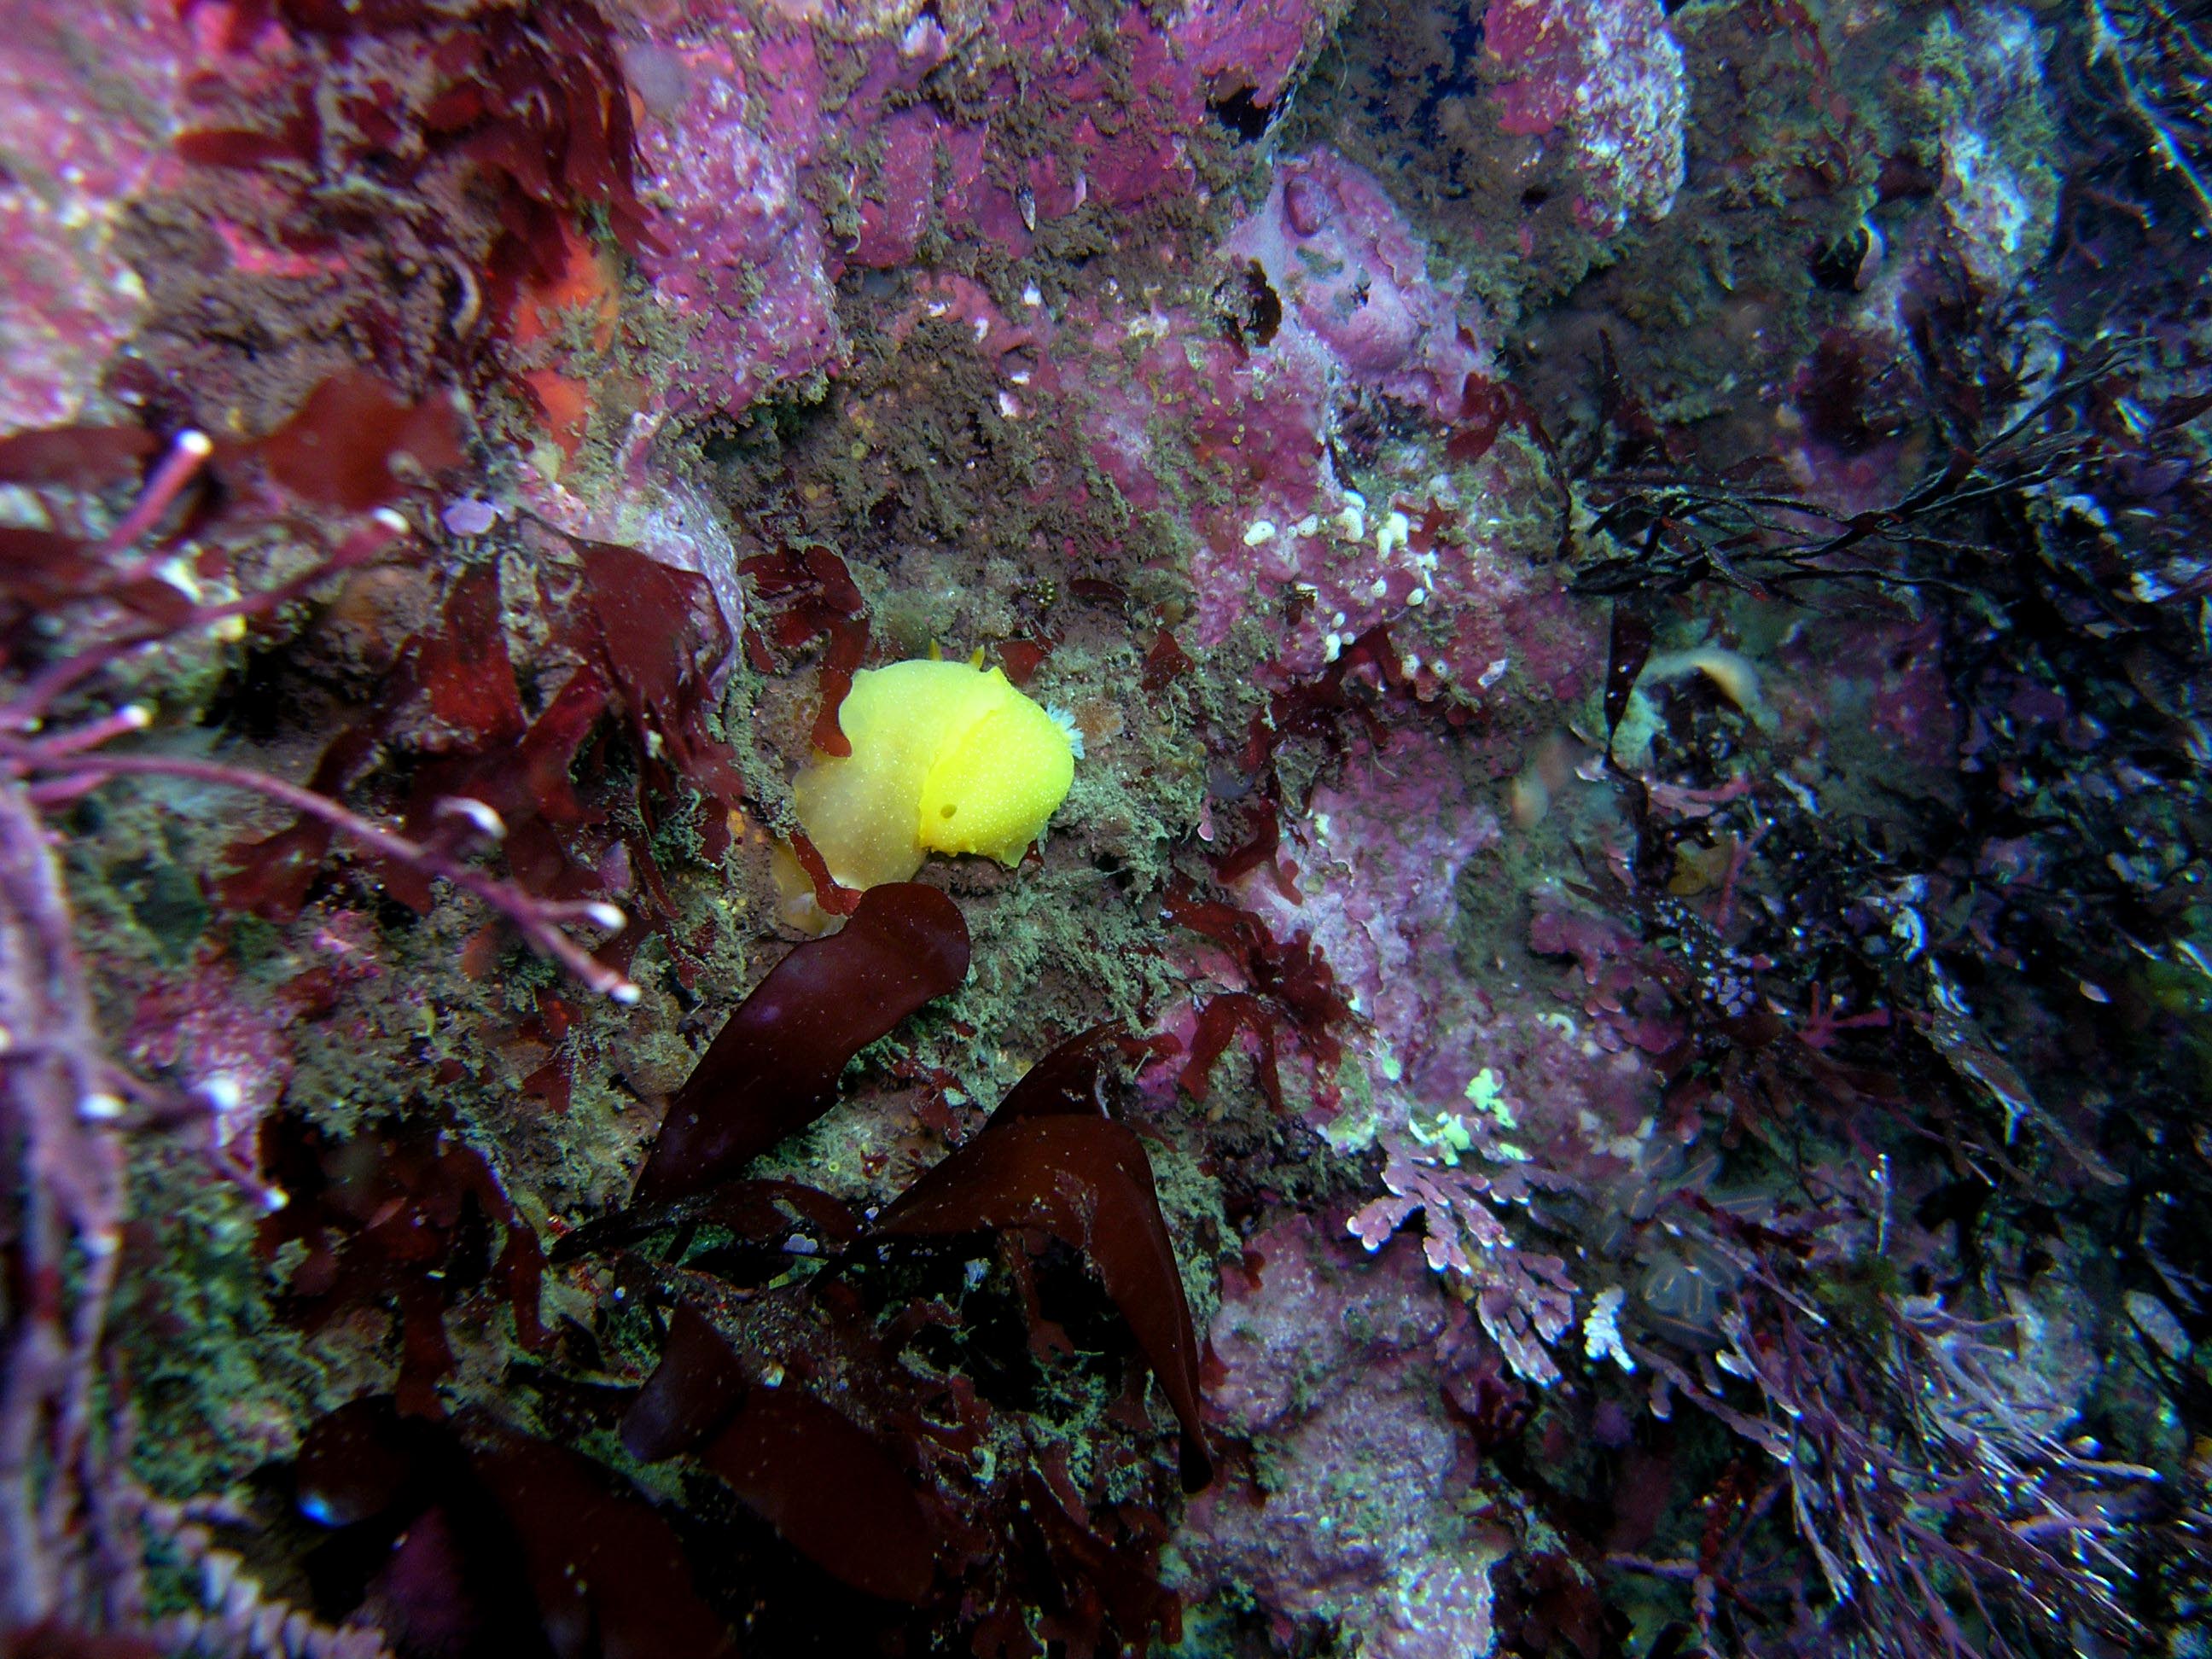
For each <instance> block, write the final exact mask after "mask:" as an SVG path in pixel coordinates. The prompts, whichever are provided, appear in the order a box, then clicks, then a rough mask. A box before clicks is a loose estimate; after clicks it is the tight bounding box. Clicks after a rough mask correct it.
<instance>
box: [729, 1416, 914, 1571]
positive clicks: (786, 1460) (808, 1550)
mask: <svg viewBox="0 0 2212 1659" xmlns="http://www.w3.org/2000/svg"><path fill="white" fill-rule="evenodd" d="M702 1459H703V1461H704V1462H705V1463H706V1465H707V1467H708V1468H710V1469H712V1470H714V1473H715V1474H719V1475H720V1476H721V1477H722V1479H723V1480H726V1481H728V1482H729V1483H730V1485H731V1486H732V1488H733V1489H734V1490H735V1491H736V1492H737V1494H738V1497H739V1498H742V1499H744V1503H745V1505H746V1507H747V1508H749V1509H750V1510H752V1511H753V1512H754V1513H755V1514H757V1515H758V1516H761V1518H762V1519H763V1520H765V1521H767V1522H769V1524H771V1525H772V1526H774V1527H775V1529H776V1530H777V1531H778V1532H780V1533H781V1534H783V1536H784V1539H785V1541H787V1542H788V1543H789V1544H791V1546H792V1547H793V1548H795V1549H798V1550H799V1551H801V1552H802V1553H805V1554H806V1555H808V1556H810V1557H811V1558H812V1559H813V1560H814V1561H815V1562H816V1563H817V1564H818V1565H820V1566H822V1567H823V1569H824V1570H825V1571H829V1572H832V1573H835V1574H836V1576H837V1577H840V1578H842V1579H843V1580H844V1581H845V1582H846V1583H848V1584H850V1585H852V1586H853V1588H854V1589H859V1590H865V1591H866V1592H867V1593H868V1594H869V1595H880V1596H882V1597H884V1599H885V1600H887V1601H921V1599H922V1598H923V1597H924V1596H926V1595H928V1594H929V1583H930V1580H931V1578H932V1577H934V1575H935V1571H936V1566H935V1558H936V1553H937V1552H936V1534H935V1529H934V1528H932V1527H931V1525H930V1523H929V1517H928V1516H927V1515H926V1514H924V1513H923V1511H922V1507H921V1500H920V1499H918V1498H915V1495H914V1489H913V1488H912V1487H911V1486H908V1485H907V1483H906V1480H905V1478H904V1477H903V1476H902V1475H901V1474H899V1472H898V1470H897V1468H896V1467H895V1466H894V1465H893V1464H892V1462H891V1461H890V1458H888V1457H886V1456H885V1455H884V1450H883V1448H882V1447H880V1446H878V1444H877V1443H875V1441H874V1440H873V1439H872V1438H871V1437H869V1436H868V1435H867V1433H866V1431H863V1430H861V1429H860V1428H859V1427H858V1426H857V1425H854V1423H852V1422H851V1421H850V1420H849V1419H847V1418H845V1417H843V1416H842V1415H841V1414H840V1413H837V1412H835V1411H832V1410H831V1409H830V1408H829V1407H827V1406H825V1405H823V1403H822V1402H821V1401H818V1400H815V1399H812V1398H811V1397H810V1396H808V1395H805V1394H802V1393H800V1392H799V1390H798V1389H796V1388H792V1387H786V1388H781V1389H754V1390H753V1391H752V1393H751V1395H750V1396H749V1397H748V1398H747V1399H746V1401H745V1403H744V1407H743V1408H742V1409H740V1410H739V1411H738V1415H737V1418H736V1420H735V1421H733V1422H732V1424H731V1425H730V1426H729V1427H728V1428H726V1429H725V1430H723V1431H722V1432H721V1433H720V1435H719V1436H717V1437H715V1439H714V1443H713V1444H712V1445H710V1446H708V1448H707V1449H706V1451H705V1452H704V1453H703V1454H702Z"/></svg>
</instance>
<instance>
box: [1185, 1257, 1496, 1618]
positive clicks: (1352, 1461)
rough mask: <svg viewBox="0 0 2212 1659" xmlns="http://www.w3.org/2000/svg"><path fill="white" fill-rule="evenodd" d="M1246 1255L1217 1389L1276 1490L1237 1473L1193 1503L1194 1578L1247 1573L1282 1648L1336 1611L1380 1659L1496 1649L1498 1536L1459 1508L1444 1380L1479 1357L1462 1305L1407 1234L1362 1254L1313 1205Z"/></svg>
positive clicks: (1461, 1454) (1222, 1583)
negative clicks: (1494, 1539) (1313, 1212)
mask: <svg viewBox="0 0 2212 1659" xmlns="http://www.w3.org/2000/svg"><path fill="white" fill-rule="evenodd" d="M1246 1261H1247V1262H1248V1264H1249V1266H1248V1268H1247V1269H1246V1270H1244V1271H1237V1270H1231V1272H1229V1273H1226V1274H1225V1283H1224V1286H1223V1290H1224V1298H1223V1304H1222V1308H1221V1311H1220V1312H1219V1314H1218V1315H1217V1316H1215V1319H1214V1322H1213V1335H1212V1349H1213V1353H1214V1356H1215V1358H1217V1359H1218V1362H1219V1364H1220V1372H1219V1375H1218V1380H1217V1382H1216V1383H1215V1385H1214V1386H1213V1387H1212V1389H1211V1390H1210V1391H1209V1396H1210V1401H1211V1404H1212V1410H1213V1413H1214V1416H1215V1418H1216V1420H1217V1421H1218V1423H1219V1424H1220V1425H1221V1426H1222V1427H1223V1428H1224V1429H1225V1430H1226V1431H1228V1432H1229V1433H1231V1434H1232V1435H1234V1436H1237V1437H1240V1438H1243V1439H1248V1440H1249V1441H1250V1442H1251V1443H1253V1445H1254V1447H1255V1451H1256V1452H1257V1453H1258V1454H1259V1455H1260V1457H1261V1459H1262V1460H1263V1467H1264V1468H1265V1469H1266V1470H1267V1478H1266V1489H1265V1497H1264V1501H1263V1500H1262V1497H1261V1492H1258V1491H1255V1489H1254V1488H1253V1487H1252V1486H1249V1485H1247V1484H1245V1483H1243V1482H1236V1483H1232V1484H1222V1485H1217V1486H1216V1487H1215V1488H1214V1489H1213V1490H1212V1491H1210V1492H1206V1493H1204V1494H1202V1495H1201V1496H1200V1498H1197V1499H1196V1500H1195V1501H1194V1503H1193V1504H1192V1505H1191V1510H1190V1515H1189V1516H1188V1520H1187V1522H1186V1523H1185V1525H1184V1527H1183V1528H1182V1532H1181V1533H1180V1534H1178V1537H1177V1541H1176V1545H1177V1549H1178V1551H1179V1553H1180V1554H1181V1558H1182V1565H1183V1569H1184V1573H1185V1576H1186V1581H1187V1586H1188V1588H1189V1589H1194V1590H1204V1591H1206V1592H1209V1593H1211V1592H1212V1591H1216V1590H1218V1589H1223V1588H1227V1587H1232V1586H1233V1587H1234V1589H1235V1590H1236V1592H1237V1594H1238V1595H1248V1596H1249V1597H1250V1598H1252V1599H1253V1600H1254V1601H1255V1602H1256V1603H1257V1604H1258V1607H1259V1608H1260V1610H1261V1612H1262V1613H1264V1614H1265V1615H1266V1616H1267V1619H1268V1620H1269V1622H1270V1624H1271V1626H1273V1634H1274V1635H1275V1637H1276V1638H1277V1639H1278V1641H1279V1642H1280V1643H1281V1644H1283V1646H1284V1648H1285V1650H1293V1646H1294V1644H1293V1638H1295V1637H1296V1635H1297V1633H1298V1632H1301V1631H1302V1630H1304V1631H1307V1632H1310V1631H1312V1630H1314V1629H1316V1628H1318V1627H1322V1626H1330V1625H1334V1626H1335V1628H1336V1629H1337V1630H1338V1632H1340V1639H1344V1640H1345V1641H1346V1644H1347V1645H1350V1644H1353V1643H1356V1644H1357V1645H1358V1651H1359V1652H1361V1653H1363V1654H1367V1655H1370V1656H1377V1659H1462V1656H1464V1655H1468V1654H1477V1653H1486V1652H1488V1651H1489V1650H1490V1648H1491V1645H1492V1632H1491V1591H1490V1582H1489V1576H1488V1566H1489V1558H1490V1556H1491V1555H1492V1553H1494V1550H1493V1549H1492V1548H1491V1547H1486V1541H1485V1540H1484V1539H1483V1538H1482V1537H1481V1536H1480V1535H1479V1534H1478V1530H1477V1528H1474V1527H1473V1526H1471V1525H1470V1523H1469V1522H1467V1521H1466V1520H1465V1519H1463V1518H1462V1516H1461V1515H1460V1513H1459V1511H1458V1506H1457V1504H1456V1502H1455V1499H1457V1498H1459V1497H1460V1496H1461V1495H1462V1494H1463V1492H1465V1490H1466V1488H1467V1486H1468V1476H1469V1474H1471V1473H1472V1464H1473V1460H1472V1458H1471V1457H1470V1456H1469V1455H1468V1451H1469V1449H1468V1447H1466V1446H1465V1445H1463V1443H1462V1441H1461V1438H1460V1437H1459V1435H1458V1433H1457V1432H1456V1431H1455V1429H1454V1426H1453V1423H1452V1420H1451V1417H1450V1415H1449V1411H1448V1409H1447V1407H1446V1406H1445V1404H1444V1400H1443V1394H1444V1387H1443V1386H1441V1385H1443V1384H1444V1383H1446V1382H1447V1380H1448V1378H1449V1376H1451V1375H1452V1374H1453V1373H1455V1371H1456V1370H1460V1369H1462V1368H1464V1367H1465V1366H1466V1365H1468V1364H1471V1363H1473V1361H1474V1352H1473V1345H1471V1344H1470V1343H1469V1342H1468V1340H1467V1339H1468V1329H1467V1327H1468V1321H1467V1319H1466V1316H1465V1313H1464V1310H1460V1309H1458V1308H1455V1307H1454V1306H1453V1305H1452V1304H1450V1303H1449V1301H1447V1300H1446V1299H1445V1298H1443V1297H1441V1296H1439V1295H1438V1294H1437V1288H1436V1285H1435V1283H1434V1281H1433V1280H1431V1279H1429V1278H1428V1276H1427V1275H1426V1274H1425V1273H1423V1271H1422V1269H1421V1265H1420V1259H1419V1255H1417V1254H1416V1253H1415V1252H1414V1251H1413V1249H1411V1248H1410V1246H1408V1245H1407V1244H1404V1243H1400V1244H1396V1245H1394V1246H1392V1247H1391V1248H1390V1249H1387V1250H1384V1251H1383V1252H1382V1253H1381V1254H1380V1255H1376V1256H1374V1257H1372V1258H1369V1257H1364V1256H1363V1255H1362V1253H1361V1252H1360V1251H1359V1249H1358V1247H1356V1246H1354V1245H1352V1244H1351V1243H1350V1241H1348V1240H1344V1239H1341V1238H1340V1237H1330V1236H1328V1231H1327V1230H1326V1229H1325V1228H1323V1227H1321V1226H1317V1225H1316V1224H1315V1221H1314V1219H1313V1218H1311V1217H1309V1216H1297V1217H1295V1218H1291V1219H1290V1220H1288V1221H1285V1222H1283V1223H1281V1224H1279V1225H1277V1226H1275V1227H1273V1228H1272V1229H1270V1230H1269V1231H1267V1232H1265V1233H1261V1234H1260V1235H1258V1236H1257V1237H1255V1238H1254V1239H1253V1240H1252V1241H1251V1243H1250V1249H1249V1254H1248V1255H1247V1257H1246ZM1479 1340H1480V1339H1479V1338H1478V1339H1475V1341H1476V1342H1478V1343H1479ZM1354 1632H1356V1635H1355V1634H1354ZM1295 1650H1301V1651H1302V1650H1303V1649H1302V1648H1297V1649H1295Z"/></svg>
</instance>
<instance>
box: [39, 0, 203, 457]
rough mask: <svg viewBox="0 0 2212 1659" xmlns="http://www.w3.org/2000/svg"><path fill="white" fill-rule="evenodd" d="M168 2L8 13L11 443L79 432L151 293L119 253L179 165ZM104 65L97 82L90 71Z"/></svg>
mask: <svg viewBox="0 0 2212 1659" xmlns="http://www.w3.org/2000/svg"><path fill="white" fill-rule="evenodd" d="M189 45H190V43H189V40H187V38H186V37H185V34H184V33H183V31H182V29H181V28H180V27H179V25H178V23H177V21H176V15H175V8H174V6H173V5H172V4H171V3H169V0H118V3H112V4H102V5H97V6H88V7H80V8H76V9H70V8H66V7H60V6H41V7H36V8H28V9H24V11H23V13H22V15H21V16H20V17H18V16H17V15H16V14H15V9H13V8H11V9H10V12H9V27H8V29H7V31H6V34H5V38H3V39H0V433H4V432H9V431H14V430H16V429H18V428H25V427H38V426H49V425H55V424H58V423H60V422H66V421H70V420H74V419H76V417H77V416H78V414H79V412H80V410H82V407H83V404H84V401H85V398H86V397H87V396H88V394H89V393H90V392H92V390H93V389H94V386H96V385H97V383H98V379H99V375H100V369H101V368H102V367H103V366H104V365H105V364H106V360H107V357H108V354H109V353H110V352H112V350H113V349H115V347H116V346H117V345H118V344H119V343H122V342H123V341H124V340H125V339H127V338H128V337H130V335H131V332H132V331H133V330H134V329H136V328H137V325H138V319H139V316H140V313H141V312H142V310H143V306H144V301H145V293H144V290H143V289H141V288H140V286H139V283H138V278H137V274H136V273H135V272H133V271H132V270H131V268H130V267H129V265H127V264H125V262H124V261H123V260H122V259H121V258H119V257H118V255H117V253H116V252H115V250H114V248H113V246H112V240H113V236H114V233H115V228H116V225H117V222H118V216H119V215H120V213H121V211H122V210H123V208H124V207H125V205H126V204H128V203H129V202H130V201H131V198H132V197H135V196H136V195H137V194H138V193H139V192H140V191H142V190H144V189H146V188H148V187H149V185H152V184H153V183H155V179H156V175H157V174H160V173H162V172H163V171H164V169H166V168H168V167H171V166H172V165H173V164H172V163H171V162H170V161H169V160H168V155H167V144H168V140H169V136H170V131H171V129H172V128H173V125H174V124H175V119H176V104H175V98H176V89H177V80H178V76H179V71H180V65H181V61H182V59H183V58H184V57H185V53H186V52H187V50H188V48H189ZM86 64H98V65H99V66H100V77H99V79H98V81H97V82H94V80H92V79H89V78H88V77H87V76H86V75H85V74H84V73H83V72H82V66H83V65H86Z"/></svg>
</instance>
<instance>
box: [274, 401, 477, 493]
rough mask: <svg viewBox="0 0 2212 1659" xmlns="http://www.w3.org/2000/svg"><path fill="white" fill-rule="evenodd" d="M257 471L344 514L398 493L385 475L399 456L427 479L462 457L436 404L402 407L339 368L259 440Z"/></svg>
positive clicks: (453, 423) (400, 487)
mask: <svg viewBox="0 0 2212 1659" xmlns="http://www.w3.org/2000/svg"><path fill="white" fill-rule="evenodd" d="M260 450H261V460H262V464H263V465H265V466H266V467H267V468H268V469H269V475H270V477H273V478H275V479H276V482H277V483H281V484H283V486H284V488H285V489H289V490H290V491H291V492H292V493H293V494H294V495H297V496H299V497H301V499H302V500H305V501H313V502H314V503H315V504H316V505H317V506H319V507H337V508H338V509H340V510H341V511H343V512H347V513H366V512H368V509H369V508H371V507H379V506H381V505H382V504H383V503H384V502H386V501H391V500H392V499H393V498H394V497H396V496H398V495H401V494H403V493H404V491H405V490H406V488H407V486H406V484H405V483H404V482H403V481H402V480H401V479H400V477H398V474H397V473H395V472H393V471H392V460H393V459H394V458H395V457H397V456H399V455H403V454H404V455H409V456H411V457H413V458H414V460H415V462H416V465H419V466H420V467H422V470H423V471H426V472H441V471H444V470H445V469H446V468H447V467H450V466H458V465H459V464H460V463H461V461H462V460H463V459H465V451H464V450H463V449H462V447H461V435H460V420H459V416H457V415H456V414H455V413H454V411H453V405H452V404H450V403H448V402H447V401H446V400H445V399H444V398H440V397H435V396H434V397H432V398H428V399H427V400H426V401H424V402H422V403H420V404H408V403H404V402H402V401H401V400H400V398H398V396H397V395H396V394H395V393H394V392H392V388H391V387H389V386H386V385H385V384H384V382H383V381H382V380H379V379H377V377H376V376H375V375H374V374H370V373H369V372H368V370H367V369H365V368H348V369H342V370H340V371H339V372H338V373H337V374H333V375H331V377H330V378H329V379H327V380H323V381H322V382H320V383H319V385H317V386H316V387H315V389H314V390H313V392H309V393H308V394H307V401H306V402H305V403H303V404H301V405H300V407H299V410H298V411H297V412H296V413H295V414H294V415H293V416H292V418H291V419H290V420H289V421H287V422H284V424H283V426H281V427H279V428H276V431H274V432H272V433H270V435H268V436H267V437H266V438H264V439H263V440H262V441H261V444H260Z"/></svg>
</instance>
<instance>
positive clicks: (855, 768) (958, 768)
mask: <svg viewBox="0 0 2212 1659" xmlns="http://www.w3.org/2000/svg"><path fill="white" fill-rule="evenodd" d="M837 726H838V729H839V730H840V731H842V732H843V733H844V734H845V738H846V741H847V742H848V743H850V744H852V745H853V752H852V753H851V754H850V755H845V756H838V755H824V754H820V753H817V754H816V755H815V757H813V759H812V760H811V761H810V762H808V763H807V765H806V767H805V769H804V770H803V771H801V772H800V773H799V776H798V778H797V779H796V780H795V781H793V785H792V804H793V807H794V808H795V809H796V811H797V812H798V815H799V828H800V829H804V830H805V832H806V838H807V839H808V840H809V841H811V842H813V843H814V846H815V848H816V849H817V851H818V852H820V854H822V858H823V862H824V863H825V864H827V865H828V866H829V874H830V876H831V878H833V879H835V880H836V882H837V884H839V885H840V886H843V887H873V886H875V885H876V884H878V883H880V882H886V881H904V880H906V879H907V878H908V877H909V876H911V875H913V874H914V872H915V871H917V870H919V869H920V868H921V861H922V860H923V859H924V858H925V857H927V855H928V854H931V853H980V854H983V855H984V856H985V857H987V858H994V859H996V860H999V862H1000V863H1001V864H1004V865H1007V866H1012V865H1015V864H1018V863H1020V862H1021V858H1022V854H1024V852H1026V851H1027V850H1028V848H1029V845H1030V842H1033V841H1035V840H1036V838H1037V837H1038V836H1040V835H1042V833H1043V832H1044V827H1045V823H1046V822H1047V821H1048V819H1050V818H1051V817H1052V815H1053V813H1054V812H1055V811H1058V810H1059V807H1060V802H1061V801H1063V800H1065V799H1067V791H1068V787H1069V785H1071V784H1072V783H1073V782H1074V781H1075V750H1074V746H1073V744H1072V743H1071V742H1070V740H1069V735H1068V732H1067V731H1066V728H1064V727H1063V726H1061V725H1060V721H1059V720H1056V719H1054V717H1053V715H1051V714H1048V713H1047V712H1046V711H1045V710H1044V709H1043V708H1040V707H1039V706H1038V705H1037V704H1036V703H1035V702H1031V701H1030V699H1029V698H1028V697H1025V696H1023V695H1022V694H1021V693H1020V692H1019V691H1018V690H1015V689H1014V686H1013V684H1012V682H1011V681H1010V680H1008V679H1007V678H1006V674H1005V672H1004V671H1002V670H1000V669H996V668H983V667H981V666H980V665H975V664H972V663H965V662H939V661H936V660H933V659H929V660H921V661H915V662H897V663H892V664H890V665H889V666H887V667H884V668H864V669H862V670H861V671H860V672H859V673H857V674H855V675H854V676H853V689H852V690H850V691H848V692H847V693H846V694H845V701H844V703H843V704H842V707H840V708H839V709H838V711H837Z"/></svg>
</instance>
